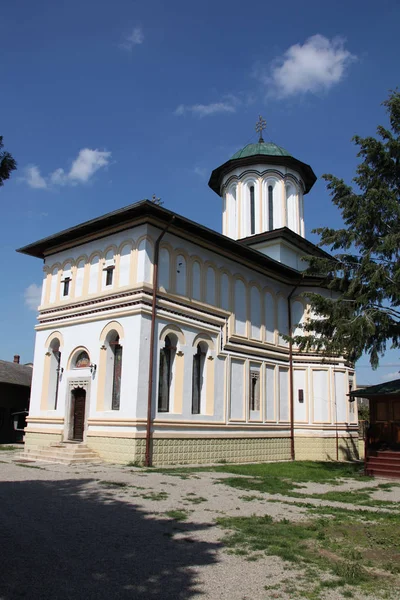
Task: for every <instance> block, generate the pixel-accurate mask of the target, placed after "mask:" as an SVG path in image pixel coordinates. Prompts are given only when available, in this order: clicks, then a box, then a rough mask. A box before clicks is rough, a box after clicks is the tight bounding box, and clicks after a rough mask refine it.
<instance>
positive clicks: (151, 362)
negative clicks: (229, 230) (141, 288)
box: [144, 215, 175, 467]
mask: <svg viewBox="0 0 400 600" xmlns="http://www.w3.org/2000/svg"><path fill="white" fill-rule="evenodd" d="M174 220H175V215H173V217H172V218H171V220H170V221H169V222H168V223H167V225H166V226H165V227H164V229H163V230H162V231H161V233H160V235H159V236H158V238H157V239H156V242H155V245H154V261H153V298H152V304H151V329H150V356H149V377H148V382H149V383H148V395H147V421H146V452H145V461H144V462H145V465H146V467H151V464H152V448H151V442H152V439H151V425H152V418H151V417H152V414H151V413H152V397H153V365H154V349H155V337H154V336H155V328H156V310H157V291H158V260H159V256H160V243H161V240H162V238H163V237H164V235H165V234H166V233H167V231H168V229H169V228H170V226H171V225H172V223H173V221H174Z"/></svg>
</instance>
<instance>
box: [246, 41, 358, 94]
mask: <svg viewBox="0 0 400 600" xmlns="http://www.w3.org/2000/svg"><path fill="white" fill-rule="evenodd" d="M344 44H345V41H344V40H343V39H342V38H333V39H332V40H329V39H328V38H326V37H325V36H323V35H320V34H317V35H313V36H312V37H310V38H308V39H307V40H306V41H305V42H304V44H303V45H301V44H295V45H293V46H291V47H290V48H288V50H286V52H285V53H284V54H283V56H281V57H279V58H277V59H276V60H275V61H274V62H273V63H272V64H271V65H270V68H269V70H267V72H265V70H262V69H261V70H260V69H258V70H257V72H256V73H255V75H256V77H258V79H260V80H261V81H262V83H264V84H265V85H266V86H267V88H268V94H269V95H275V96H277V97H279V98H285V97H289V96H294V95H296V94H305V93H307V92H309V93H317V92H319V91H323V90H329V89H330V88H331V87H332V86H333V85H335V84H336V83H339V81H341V80H342V79H343V77H344V75H345V72H346V69H347V67H348V66H349V64H350V63H351V62H352V61H354V60H356V56H354V55H353V54H351V53H350V52H349V51H348V50H346V48H345V45H344Z"/></svg>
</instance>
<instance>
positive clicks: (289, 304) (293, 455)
mask: <svg viewBox="0 0 400 600" xmlns="http://www.w3.org/2000/svg"><path fill="white" fill-rule="evenodd" d="M302 279H303V276H301V279H300V280H299V281H298V282H297V283H296V285H295V286H294V287H293V288H292V291H291V292H290V294H289V296H288V297H287V310H288V329H289V397H290V458H291V459H292V460H295V458H296V453H295V448H294V380H293V342H292V335H293V332H292V326H293V324H292V297H293V294H294V293H295V291H296V290H297V288H298V287H299V285H300V282H301V281H302Z"/></svg>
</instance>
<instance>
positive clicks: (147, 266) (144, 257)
mask: <svg viewBox="0 0 400 600" xmlns="http://www.w3.org/2000/svg"><path fill="white" fill-rule="evenodd" d="M153 260H154V242H153V240H152V239H151V237H150V236H148V235H143V236H142V237H140V238H139V239H138V240H137V273H136V280H137V283H141V282H145V283H151V282H152V277H153Z"/></svg>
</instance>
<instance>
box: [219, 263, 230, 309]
mask: <svg viewBox="0 0 400 600" xmlns="http://www.w3.org/2000/svg"><path fill="white" fill-rule="evenodd" d="M219 280H220V305H221V308H223V309H224V310H229V311H231V310H232V290H233V285H232V274H231V273H230V272H229V271H228V270H227V269H220V270H219Z"/></svg>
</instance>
